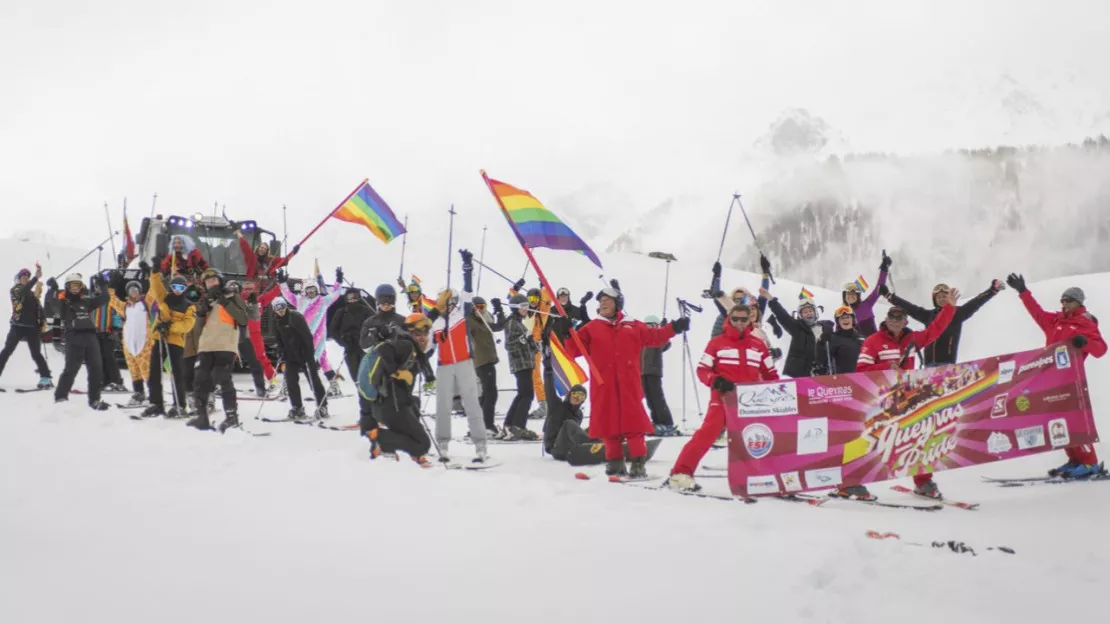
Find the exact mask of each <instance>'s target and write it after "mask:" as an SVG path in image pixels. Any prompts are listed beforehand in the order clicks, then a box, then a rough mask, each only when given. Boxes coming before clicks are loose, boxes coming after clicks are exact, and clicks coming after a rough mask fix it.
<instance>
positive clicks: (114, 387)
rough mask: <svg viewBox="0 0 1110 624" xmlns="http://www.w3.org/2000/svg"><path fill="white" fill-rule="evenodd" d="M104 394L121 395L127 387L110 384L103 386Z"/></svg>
mask: <svg viewBox="0 0 1110 624" xmlns="http://www.w3.org/2000/svg"><path fill="white" fill-rule="evenodd" d="M104 392H111V393H114V394H123V393H125V392H127V386H125V385H123V384H119V383H110V384H108V385H107V386H104Z"/></svg>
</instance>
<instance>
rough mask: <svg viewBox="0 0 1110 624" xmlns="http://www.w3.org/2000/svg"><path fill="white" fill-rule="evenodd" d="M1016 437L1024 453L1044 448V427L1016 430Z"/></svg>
mask: <svg viewBox="0 0 1110 624" xmlns="http://www.w3.org/2000/svg"><path fill="white" fill-rule="evenodd" d="M1014 437H1015V438H1017V445H1018V448H1019V449H1021V450H1023V451H1025V450H1029V449H1031V448H1037V447H1040V446H1044V426H1043V425H1037V426H1035V427H1023V428H1021V429H1014Z"/></svg>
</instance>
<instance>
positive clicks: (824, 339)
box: [817, 305, 864, 375]
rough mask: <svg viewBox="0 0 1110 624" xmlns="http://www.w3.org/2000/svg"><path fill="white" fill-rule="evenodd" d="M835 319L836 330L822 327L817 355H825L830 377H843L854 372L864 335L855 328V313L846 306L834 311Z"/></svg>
mask: <svg viewBox="0 0 1110 624" xmlns="http://www.w3.org/2000/svg"><path fill="white" fill-rule="evenodd" d="M833 318H835V319H836V321H835V322H836V329H835V330H833V329H831V328H830V327H828V326H826V325H823V326H822V331H821V339H820V340H818V343H817V352H818V353H827V354H828V356H829V359H830V361H831V362H832V370H830V371H829V374H830V375H843V374H844V373H854V372H856V362H857V361H858V360H859V352H860V348H861V347H863V341H864V335H863V334H861V333H860V331H859V329H858V328H857V327H856V313H855V312H853V311H852V308H851V307H849V306H847V305H842V306H840V307H839V308H837V309H836V313H835V314H834V315H833Z"/></svg>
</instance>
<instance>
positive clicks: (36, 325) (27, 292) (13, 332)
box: [0, 263, 54, 388]
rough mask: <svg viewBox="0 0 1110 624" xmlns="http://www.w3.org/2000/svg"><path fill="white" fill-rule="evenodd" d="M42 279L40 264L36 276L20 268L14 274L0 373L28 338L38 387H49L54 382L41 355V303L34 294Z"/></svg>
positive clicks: (37, 266)
mask: <svg viewBox="0 0 1110 624" xmlns="http://www.w3.org/2000/svg"><path fill="white" fill-rule="evenodd" d="M41 278H42V267H40V266H39V265H38V263H36V264H35V275H34V277H32V276H31V272H30V271H29V270H27V269H22V270H21V271H20V272H19V273H17V274H16V276H15V286H12V289H11V297H12V317H11V324H12V327H11V329H9V330H8V339H7V341H5V342H4V350H3V351H0V375H3V374H4V367H5V366H6V365H7V363H8V358H10V357H11V356H12V353H14V352H15V348H16V347H17V346H19V343H20V342H22V341H27V348H28V349H30V350H31V359H33V360H34V361H35V366H37V367H38V369H39V384H38V387H39V388H49V387H51V386H53V385H54V384H53V383H52V382H51V380H50V366H48V365H47V363H46V358H44V357H43V355H42V333H41V331H40V327H41V326H42V318H43V314H42V306H41V305H40V304H39V300H38V298H37V297H35V284H36V283H38V281H39V279H41Z"/></svg>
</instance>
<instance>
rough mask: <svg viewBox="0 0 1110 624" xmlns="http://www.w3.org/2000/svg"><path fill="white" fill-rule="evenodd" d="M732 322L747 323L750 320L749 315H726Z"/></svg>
mask: <svg viewBox="0 0 1110 624" xmlns="http://www.w3.org/2000/svg"><path fill="white" fill-rule="evenodd" d="M728 318H729V319H730V320H731V321H732V322H733V323H747V322H748V321H749V320H751V318H752V317H750V316H730V317H728Z"/></svg>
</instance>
